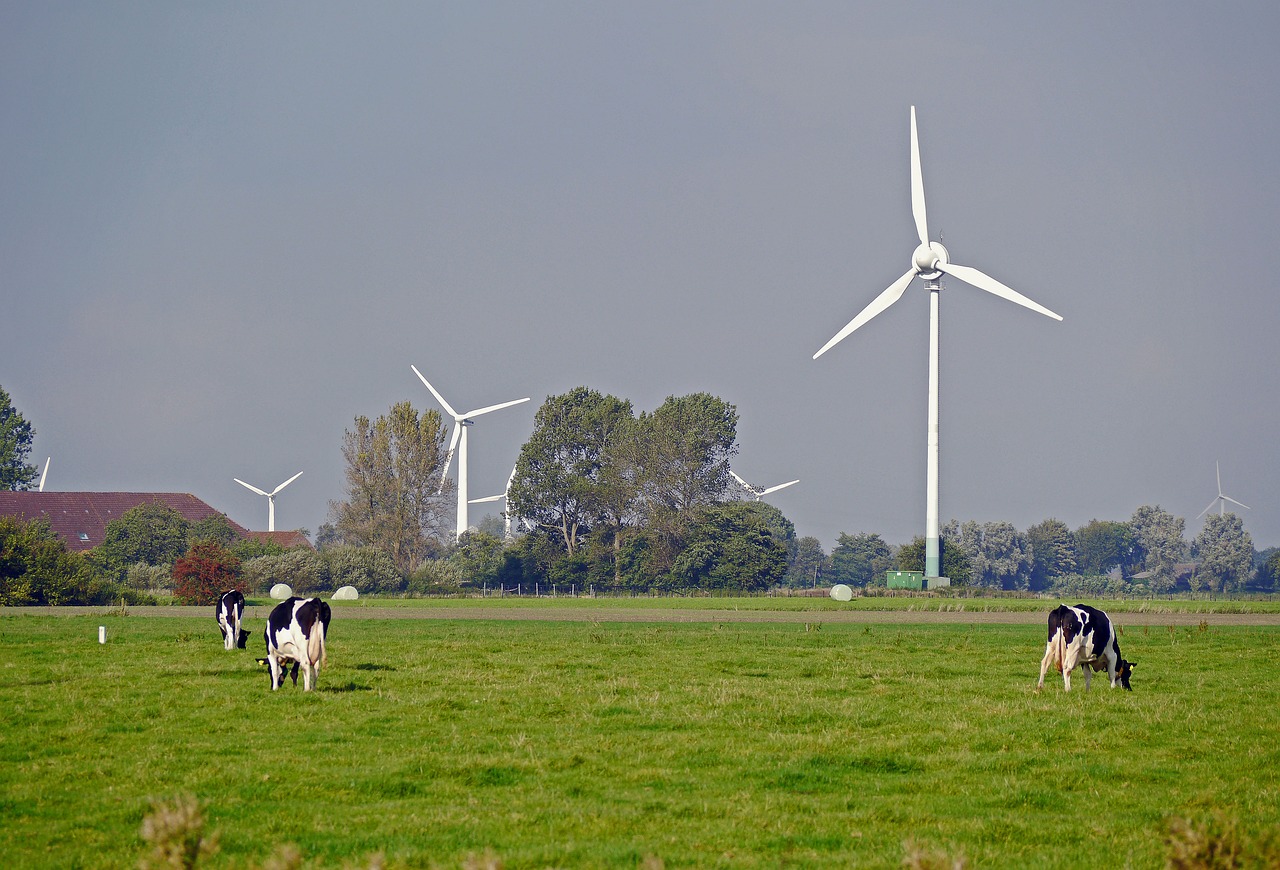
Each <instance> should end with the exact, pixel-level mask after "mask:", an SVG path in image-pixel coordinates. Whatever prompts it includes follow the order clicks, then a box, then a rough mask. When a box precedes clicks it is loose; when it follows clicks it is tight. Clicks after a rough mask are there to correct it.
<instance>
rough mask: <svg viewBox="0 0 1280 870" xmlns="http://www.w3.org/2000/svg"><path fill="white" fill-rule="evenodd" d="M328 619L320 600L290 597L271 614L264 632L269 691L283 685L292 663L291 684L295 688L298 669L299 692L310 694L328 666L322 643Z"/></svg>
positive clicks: (330, 614) (324, 605)
mask: <svg viewBox="0 0 1280 870" xmlns="http://www.w3.org/2000/svg"><path fill="white" fill-rule="evenodd" d="M331 616H332V613H331V611H330V610H329V605H328V604H326V603H325V602H323V601H321V600H320V599H319V598H297V597H291V598H289V599H287V600H285V601H281V602H280V603H279V604H277V605H276V607H275V609H274V610H272V611H271V615H270V616H268V617H267V627H266V630H265V631H264V632H263V634H264V636H265V637H266V640H267V667H268V668H269V669H270V671H271V691H273V692H274V691H275V690H276V689H278V688H280V686H281V684H282V683H284V673H285V669H286V665H287V663H289V662H293V684H294V685H295V686H296V685H298V666H299V665H301V666H302V690H303V691H304V692H310V691H311V690H312V689H314V688H315V685H316V676H317V675H318V674H319V673H320V668H321V666H323V665H325V664H327V663H328V657H327V655H326V654H325V648H324V639H325V635H326V634H328V632H329V619H330V617H331Z"/></svg>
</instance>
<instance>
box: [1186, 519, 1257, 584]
mask: <svg viewBox="0 0 1280 870" xmlns="http://www.w3.org/2000/svg"><path fill="white" fill-rule="evenodd" d="M1192 546H1193V549H1194V550H1195V553H1196V555H1197V556H1198V557H1199V559H1200V565H1199V567H1198V568H1197V569H1196V572H1195V574H1194V575H1193V576H1192V580H1191V586H1192V589H1195V590H1196V591H1199V590H1200V589H1204V588H1208V589H1209V590H1210V591H1211V592H1239V591H1240V590H1242V589H1244V584H1245V583H1246V582H1247V581H1248V580H1249V576H1250V574H1251V573H1252V571H1253V540H1252V539H1251V538H1250V537H1249V533H1248V532H1246V531H1245V530H1244V522H1243V521H1242V520H1241V519H1240V517H1238V516H1236V515H1235V514H1209V516H1208V517H1206V518H1205V521H1204V528H1203V529H1201V530H1200V534H1198V535H1196V539H1195V541H1194V543H1193V545H1192Z"/></svg>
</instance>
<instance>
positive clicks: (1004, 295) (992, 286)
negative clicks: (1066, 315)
mask: <svg viewBox="0 0 1280 870" xmlns="http://www.w3.org/2000/svg"><path fill="white" fill-rule="evenodd" d="M934 268H936V269H938V270H940V271H942V272H946V273H947V274H948V275H953V276H954V277H956V278H959V279H960V280H961V281H963V282H965V283H966V284H972V285H973V286H974V287H977V288H978V289H979V290H986V291H987V292H988V293H994V294H995V295H996V296H999V297H1000V298H1001V299H1008V300H1009V301H1010V302H1016V303H1018V304H1019V305H1021V306H1022V307H1023V308H1030V309H1031V310H1032V311H1038V312H1040V313H1041V314H1043V315H1044V316H1045V317H1052V318H1053V319H1054V320H1061V319H1062V315H1060V314H1054V313H1053V312H1052V311H1050V310H1049V309H1048V308H1045V307H1044V306H1043V305H1041V304H1040V303H1038V302H1032V301H1031V300H1030V299H1028V298H1027V297H1025V296H1023V295H1022V294H1021V293H1019V292H1018V291H1017V290H1014V289H1013V288H1012V287H1006V286H1005V285H1004V284H1001V283H1000V282H999V281H997V280H996V279H995V278H992V277H991V276H990V275H987V274H985V273H983V272H979V271H978V270H977V269H975V268H973V267H972V266H957V265H956V264H955V263H942V262H939V263H936V264H934Z"/></svg>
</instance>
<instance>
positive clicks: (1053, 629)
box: [1036, 604, 1136, 692]
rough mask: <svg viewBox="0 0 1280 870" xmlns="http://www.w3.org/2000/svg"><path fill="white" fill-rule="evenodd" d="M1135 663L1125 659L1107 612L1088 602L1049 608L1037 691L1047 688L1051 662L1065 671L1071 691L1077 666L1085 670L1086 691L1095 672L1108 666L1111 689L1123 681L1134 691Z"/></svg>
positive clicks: (1122, 683) (1064, 681) (1066, 681)
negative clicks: (1047, 636) (1045, 683)
mask: <svg viewBox="0 0 1280 870" xmlns="http://www.w3.org/2000/svg"><path fill="white" fill-rule="evenodd" d="M1135 664H1136V663H1135V662H1127V661H1125V660H1124V658H1123V657H1122V656H1121V655H1120V644H1119V643H1118V642H1117V641H1116V632H1115V629H1114V628H1113V627H1112V625H1111V620H1110V619H1109V618H1108V617H1107V615H1106V614H1105V613H1103V612H1102V611H1101V610H1098V609H1097V608H1096V607H1090V606H1089V605H1087V604H1077V605H1076V606H1075V607H1068V606H1067V605H1065V604H1062V605H1059V606H1058V607H1056V608H1054V609H1053V610H1051V611H1049V642H1048V644H1046V645H1045V649H1044V659H1043V660H1042V661H1041V662H1040V682H1039V683H1038V684H1037V685H1036V690H1037V691H1039V690H1040V689H1042V688H1043V687H1044V675H1045V674H1046V673H1047V672H1048V670H1049V666H1050V665H1053V666H1055V667H1056V668H1057V669H1058V670H1059V671H1061V672H1062V682H1063V684H1064V685H1065V686H1066V691H1068V692H1070V691H1071V672H1072V671H1073V670H1075V669H1076V667H1077V666H1079V667H1081V668H1083V669H1084V688H1085V691H1086V692H1087V691H1088V690H1089V682H1090V680H1091V678H1092V677H1093V672H1094V671H1100V670H1102V669H1103V668H1106V669H1107V676H1108V677H1109V678H1110V679H1111V688H1113V689H1114V688H1115V687H1116V683H1117V682H1119V683H1120V684H1121V685H1122V686H1124V687H1125V688H1126V689H1130V690H1132V687H1131V686H1130V685H1129V676H1130V674H1132V673H1133V668H1134V665H1135Z"/></svg>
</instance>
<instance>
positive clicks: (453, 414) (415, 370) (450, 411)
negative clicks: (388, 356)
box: [409, 365, 461, 420]
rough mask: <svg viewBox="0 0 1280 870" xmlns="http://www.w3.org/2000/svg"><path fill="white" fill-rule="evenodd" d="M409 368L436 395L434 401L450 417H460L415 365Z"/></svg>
mask: <svg viewBox="0 0 1280 870" xmlns="http://www.w3.org/2000/svg"><path fill="white" fill-rule="evenodd" d="M409 368H411V369H413V373H414V374H415V375H417V376H418V380H420V381H422V382H423V383H424V384H426V385H427V389H428V390H430V391H431V395H433V396H435V397H436V401H437V402H439V403H440V406H441V407H442V408H444V409H445V411H447V412H448V414H449V416H450V417H452V418H453V419H455V420H458V419H461V418H459V417H458V412H457V411H455V410H453V406H452V405H450V404H449V403H448V402H446V401H445V400H444V396H442V395H440V393H439V392H438V391H437V390H436V388H435V387H433V386H431V382H430V381H428V380H427V379H426V378H424V377H423V376H422V372H420V371H418V367H417V366H415V365H410V366H409Z"/></svg>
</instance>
